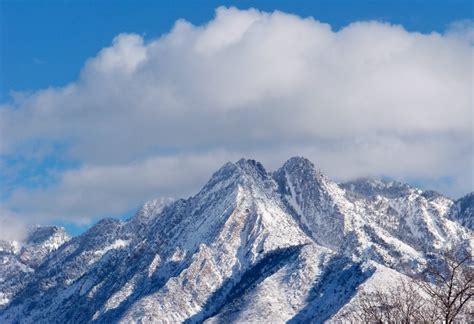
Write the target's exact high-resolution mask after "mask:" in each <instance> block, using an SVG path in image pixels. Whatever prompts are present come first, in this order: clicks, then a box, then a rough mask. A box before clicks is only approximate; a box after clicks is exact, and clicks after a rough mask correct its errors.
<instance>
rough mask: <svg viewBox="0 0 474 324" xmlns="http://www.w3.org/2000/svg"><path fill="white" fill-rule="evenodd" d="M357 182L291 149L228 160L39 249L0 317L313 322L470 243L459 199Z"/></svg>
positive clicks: (463, 203)
mask: <svg viewBox="0 0 474 324" xmlns="http://www.w3.org/2000/svg"><path fill="white" fill-rule="evenodd" d="M364 181H365V182H364ZM364 181H359V182H350V183H346V184H337V183H335V182H333V181H331V180H330V179H329V178H327V177H326V176H325V175H324V174H323V173H322V172H321V171H319V170H317V169H316V168H315V166H314V164H313V163H312V162H310V161H309V160H307V159H305V158H302V157H294V158H291V159H289V160H288V161H287V162H286V163H285V164H284V165H283V166H282V167H281V168H280V169H278V170H276V171H274V172H268V171H267V170H266V169H265V168H264V166H263V165H262V164H261V163H259V162H257V161H255V160H248V159H241V160H239V161H238V162H236V163H231V162H228V163H226V164H225V165H224V166H223V167H221V168H220V169H219V170H217V171H216V172H215V173H214V174H213V175H212V176H211V178H210V180H209V181H208V182H207V184H205V185H204V186H203V188H202V189H201V190H200V191H199V192H198V193H197V194H196V195H195V196H192V197H190V198H188V199H179V200H172V199H157V200H152V201H149V202H147V203H146V204H145V205H144V206H143V207H142V208H141V209H140V210H139V211H138V212H137V213H136V214H135V216H133V217H132V218H130V219H129V220H127V221H118V220H112V219H105V220H102V221H100V222H99V223H97V224H96V225H94V226H93V227H92V228H91V229H89V230H88V231H86V232H85V233H84V234H82V235H80V236H77V237H74V238H72V239H68V240H67V241H65V242H63V243H62V244H60V245H59V246H57V247H56V248H55V249H54V250H52V251H49V252H48V253H47V257H45V258H44V260H41V261H40V262H39V264H38V265H37V266H36V268H35V269H34V270H32V271H31V276H29V277H28V278H26V279H25V280H24V281H22V282H21V285H20V286H19V287H20V288H18V289H17V290H15V291H14V292H12V293H11V294H10V295H9V296H7V297H4V303H3V306H1V305H0V320H1V321H3V322H6V323H10V322H15V321H19V320H21V321H23V322H27V323H28V322H35V321H39V322H63V323H64V322H78V321H79V322H82V321H95V322H99V323H105V322H110V321H121V322H136V321H145V322H146V321H153V319H158V318H159V319H160V320H162V321H164V322H185V321H187V322H190V323H194V322H202V321H207V322H215V321H224V320H231V321H238V320H240V321H262V320H263V321H276V322H284V321H290V322H291V321H293V322H300V321H313V322H321V321H325V320H329V319H331V318H335V316H337V313H338V312H339V311H340V310H341V309H342V308H343V307H344V305H346V304H347V303H349V302H350V300H351V299H352V298H353V297H354V296H355V295H357V294H358V293H359V289H362V288H361V287H363V286H364V282H366V281H367V282H369V281H371V280H374V279H373V278H377V276H384V275H385V274H386V273H389V272H390V271H395V272H396V273H399V274H400V275H402V276H403V275H404V273H405V272H406V269H411V270H420V269H422V268H423V267H424V266H425V265H426V260H427V255H429V254H432V253H435V254H436V253H439V252H441V251H443V249H445V248H446V247H448V246H449V245H450V244H453V243H456V242H468V244H467V246H466V248H467V249H470V251H472V244H473V243H472V241H473V240H472V237H473V236H472V228H469V227H465V226H464V225H463V224H469V223H468V222H467V223H466V219H467V220H468V221H469V220H472V217H473V216H472V209H470V208H472V200H469V199H467V200H463V201H461V202H454V201H452V200H450V199H449V198H446V197H444V196H442V195H435V194H433V193H430V192H428V194H426V193H425V194H424V195H423V193H424V191H422V190H419V189H416V188H413V187H411V186H409V185H404V184H401V183H396V182H393V183H391V184H386V182H377V180H374V181H373V182H370V181H367V180H364ZM387 188H388V189H387ZM471 195H472V194H471ZM466 197H470V196H469V195H468V196H466ZM466 206H467V207H466ZM470 206H471V207H470ZM458 220H460V221H459V222H458ZM471 224H472V223H471ZM4 264H5V263H4ZM4 269H7V267H5V266H3V268H0V273H3V272H8V271H4ZM389 269H392V270H389ZM7 270H8V269H7ZM344 278H345V279H344ZM344 281H347V282H350V285H348V286H345V285H343V284H341V282H344ZM3 284H4V285H8V284H9V281H8V280H3ZM329 289H331V290H332V291H334V293H333V294H332V295H327V296H326V295H325V296H326V297H327V298H326V299H321V298H320V297H318V296H319V295H318V294H319V293H322V294H323V295H324V294H325V293H324V292H325V291H326V292H327V293H326V294H328V291H329ZM270 291H273V295H274V296H272V297H271V298H269V297H268V296H267V294H268V292H270ZM331 296H332V297H331ZM7 299H8V300H7ZM323 309H327V310H328V311H322V310H323Z"/></svg>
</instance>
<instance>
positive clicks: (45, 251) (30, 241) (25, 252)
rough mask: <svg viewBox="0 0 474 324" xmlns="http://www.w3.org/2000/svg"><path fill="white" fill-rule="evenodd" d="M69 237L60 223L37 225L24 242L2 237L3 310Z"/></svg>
mask: <svg viewBox="0 0 474 324" xmlns="http://www.w3.org/2000/svg"><path fill="white" fill-rule="evenodd" d="M69 239H70V237H69V236H68V235H67V234H66V232H65V231H64V229H63V228H61V227H57V226H37V227H33V228H31V229H29V231H28V233H27V237H26V239H25V240H24V241H23V242H17V241H2V240H0V311H1V309H2V308H3V307H5V305H7V304H9V303H10V301H11V298H12V297H13V296H15V295H16V294H17V293H18V292H19V291H21V290H22V289H23V288H24V286H25V285H26V284H27V283H28V281H29V280H32V278H33V274H34V271H35V269H36V268H37V267H38V266H39V265H40V264H41V263H42V262H43V261H44V259H45V258H47V257H48V255H49V254H50V253H51V252H52V251H54V250H56V249H58V248H59V247H60V246H61V245H63V244H64V243H65V242H67V241H68V240H69Z"/></svg>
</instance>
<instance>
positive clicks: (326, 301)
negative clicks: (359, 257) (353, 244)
mask: <svg viewBox="0 0 474 324" xmlns="http://www.w3.org/2000/svg"><path fill="white" fill-rule="evenodd" d="M374 272H375V269H373V268H364V267H363V265H362V264H361V263H354V261H353V260H351V259H350V258H348V257H345V256H340V255H336V256H334V257H333V258H332V259H331V260H330V261H329V263H328V264H327V265H326V269H325V270H324V272H323V273H322V275H321V276H320V279H319V280H318V281H317V282H316V284H315V285H314V287H313V288H312V289H311V291H310V293H309V295H308V298H307V304H306V306H305V307H304V308H303V309H302V310H301V311H300V312H299V313H297V314H296V315H295V316H294V317H293V318H292V319H291V320H289V321H288V323H290V324H296V323H323V322H324V321H326V320H328V319H330V318H331V316H333V315H335V314H336V313H337V312H338V311H339V310H340V309H341V307H343V306H344V305H345V304H346V303H347V302H348V301H349V300H350V299H351V298H352V297H353V296H354V295H355V294H356V292H357V287H359V285H361V284H362V283H364V282H365V281H366V280H367V279H368V278H369V277H370V276H372V274H373V273H374Z"/></svg>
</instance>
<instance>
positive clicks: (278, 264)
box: [185, 244, 304, 324]
mask: <svg viewBox="0 0 474 324" xmlns="http://www.w3.org/2000/svg"><path fill="white" fill-rule="evenodd" d="M303 246H304V244H302V245H297V246H290V247H287V248H282V249H278V250H275V251H272V252H269V253H268V254H267V255H266V256H265V257H264V258H263V259H262V260H260V261H259V262H257V263H256V264H255V265H254V266H253V267H252V268H250V269H249V270H247V271H246V272H245V273H244V274H243V275H242V276H241V277H240V280H236V279H235V278H231V279H228V280H227V281H226V282H224V284H223V285H222V286H221V288H220V289H218V290H217V291H216V292H215V293H214V294H213V295H212V296H210V297H209V299H208V300H207V302H206V305H205V306H204V307H203V309H202V311H201V312H199V313H197V314H195V315H194V316H192V317H190V318H189V319H188V320H187V321H186V322H185V323H188V324H189V323H202V322H203V321H204V320H206V319H207V318H210V317H212V316H214V315H216V314H218V313H219V312H220V311H221V310H222V309H223V308H224V307H226V306H229V305H231V304H232V303H234V302H235V301H237V300H239V299H240V297H241V296H242V295H244V294H245V293H246V292H247V291H249V290H251V289H253V288H255V286H257V285H258V284H259V283H260V282H262V281H263V280H265V278H267V277H269V276H271V275H273V274H274V273H276V272H277V271H278V270H280V269H281V268H283V267H284V266H285V265H286V264H287V263H289V262H292V261H294V260H296V258H297V257H298V255H299V253H300V251H301V249H302V248H303Z"/></svg>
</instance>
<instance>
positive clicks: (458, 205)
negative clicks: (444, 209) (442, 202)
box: [449, 192, 474, 231]
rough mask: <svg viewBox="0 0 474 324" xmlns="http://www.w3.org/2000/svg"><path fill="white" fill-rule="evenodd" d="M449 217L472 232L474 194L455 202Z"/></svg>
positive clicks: (473, 226) (473, 225)
mask: <svg viewBox="0 0 474 324" xmlns="http://www.w3.org/2000/svg"><path fill="white" fill-rule="evenodd" d="M449 217H450V218H451V219H453V220H455V221H456V222H459V223H460V224H461V225H463V226H465V227H467V228H469V229H471V230H473V231H474V192H471V193H469V194H467V195H465V196H464V197H462V198H460V199H458V200H456V201H455V202H454V204H453V206H452V208H451V211H450V213H449Z"/></svg>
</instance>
